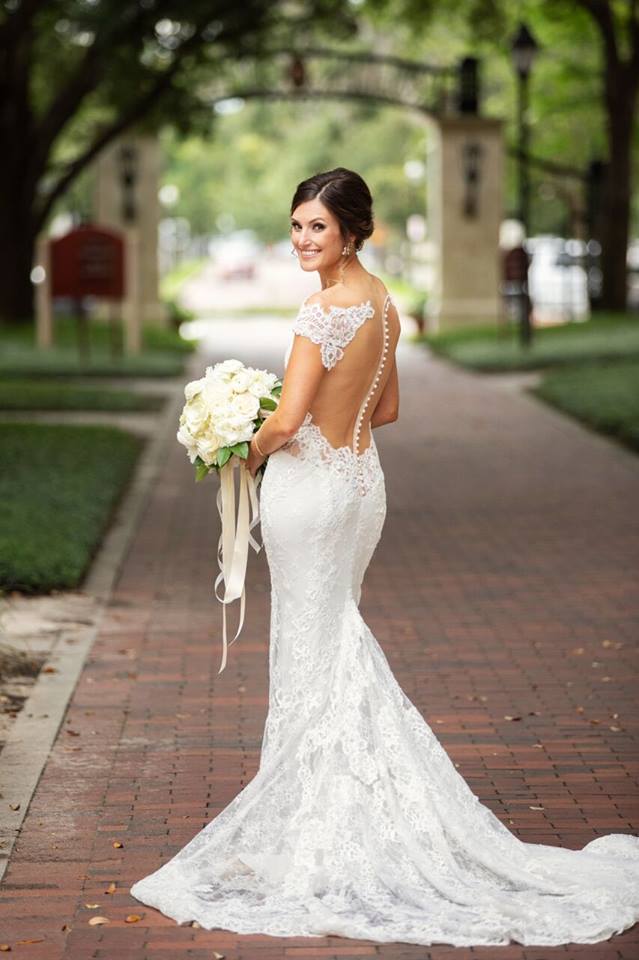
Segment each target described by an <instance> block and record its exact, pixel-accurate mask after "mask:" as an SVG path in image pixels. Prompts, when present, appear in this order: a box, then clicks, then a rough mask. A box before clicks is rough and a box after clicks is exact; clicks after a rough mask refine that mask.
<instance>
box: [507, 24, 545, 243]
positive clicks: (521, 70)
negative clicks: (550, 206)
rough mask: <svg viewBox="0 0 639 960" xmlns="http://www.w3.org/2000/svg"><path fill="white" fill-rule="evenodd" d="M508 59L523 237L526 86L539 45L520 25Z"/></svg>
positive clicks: (526, 201) (526, 198) (526, 196)
mask: <svg viewBox="0 0 639 960" xmlns="http://www.w3.org/2000/svg"><path fill="white" fill-rule="evenodd" d="M510 50H511V55H512V60H513V65H514V67H515V71H516V72H517V79H518V83H517V93H518V109H517V124H518V141H519V143H518V146H519V195H518V208H519V209H518V214H519V219H520V220H521V222H522V224H523V225H524V229H525V231H526V235H528V230H529V226H530V223H529V217H530V182H529V178H528V143H529V128H528V116H527V114H528V83H529V79H530V71H531V69H532V65H533V61H534V59H535V57H536V55H537V53H538V51H539V44H538V43H537V41H536V40H535V38H534V37H533V35H532V33H531V32H530V30H529V29H528V27H527V26H526V24H525V23H520V24H519V28H518V30H517V33H516V34H515V36H514V37H513V39H512V42H511V47H510Z"/></svg>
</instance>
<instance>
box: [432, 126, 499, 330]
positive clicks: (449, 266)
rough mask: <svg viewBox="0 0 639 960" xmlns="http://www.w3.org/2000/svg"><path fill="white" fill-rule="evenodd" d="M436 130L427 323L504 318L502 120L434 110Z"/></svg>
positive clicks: (446, 326)
mask: <svg viewBox="0 0 639 960" xmlns="http://www.w3.org/2000/svg"><path fill="white" fill-rule="evenodd" d="M428 133H429V137H428V142H429V151H428V163H427V191H428V196H427V221H428V233H429V240H430V242H431V244H430V245H431V249H432V250H433V258H434V262H433V263H432V276H433V283H432V288H431V291H430V294H429V297H428V300H427V307H426V317H425V321H426V329H427V330H428V331H429V332H436V331H437V330H442V329H443V330H445V329H450V328H451V327H459V326H462V325H467V326H471V325H477V324H481V323H491V322H493V321H495V322H496V321H497V317H498V315H499V309H500V305H499V284H500V259H499V246H498V244H499V225H500V223H501V221H502V219H503V217H504V210H503V178H504V147H503V130H502V121H501V120H498V119H492V118H485V117H478V116H476V115H473V114H459V115H451V116H441V117H433V118H431V119H430V120H429V123H428Z"/></svg>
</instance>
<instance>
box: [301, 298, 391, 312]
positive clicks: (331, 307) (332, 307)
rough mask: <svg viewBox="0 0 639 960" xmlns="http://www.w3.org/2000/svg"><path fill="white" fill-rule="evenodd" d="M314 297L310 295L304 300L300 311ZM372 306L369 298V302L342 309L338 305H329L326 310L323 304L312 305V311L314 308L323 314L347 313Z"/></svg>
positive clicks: (361, 302)
mask: <svg viewBox="0 0 639 960" xmlns="http://www.w3.org/2000/svg"><path fill="white" fill-rule="evenodd" d="M312 296H313V294H312V293H309V295H308V297H306V299H305V300H302V307H301V308H300V309H303V308H304V307H305V306H307V301H308V300H309V299H310V298H311V297H312ZM372 306H373V301H372V300H371V299H370V297H369V298H368V300H361V301H360V302H359V303H350V304H349V305H348V306H347V307H340V306H339V305H338V304H335V303H329V305H328V307H326V308H325V307H324V305H323V304H322V303H311V304H310V309H313V307H317V308H318V309H319V310H321V311H322V313H336V312H339V311H346V310H361V309H362V307H372Z"/></svg>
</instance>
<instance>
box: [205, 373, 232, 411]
mask: <svg viewBox="0 0 639 960" xmlns="http://www.w3.org/2000/svg"><path fill="white" fill-rule="evenodd" d="M202 396H203V397H204V402H205V403H206V406H207V408H208V410H209V411H210V412H211V413H213V412H215V411H216V410H218V409H219V408H220V407H222V408H224V407H226V406H227V405H228V403H229V401H230V399H231V397H232V396H233V388H232V386H231V384H230V383H224V382H223V381H221V380H207V382H206V384H205V385H204V390H203V391H202Z"/></svg>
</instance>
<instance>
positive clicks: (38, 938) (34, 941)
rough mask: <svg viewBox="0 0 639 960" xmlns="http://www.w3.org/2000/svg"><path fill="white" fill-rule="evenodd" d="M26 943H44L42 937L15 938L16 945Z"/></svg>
mask: <svg viewBox="0 0 639 960" xmlns="http://www.w3.org/2000/svg"><path fill="white" fill-rule="evenodd" d="M26 943H44V937H32V938H31V939H29V940H16V945H17V944H26Z"/></svg>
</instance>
